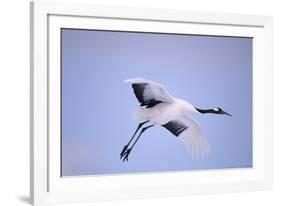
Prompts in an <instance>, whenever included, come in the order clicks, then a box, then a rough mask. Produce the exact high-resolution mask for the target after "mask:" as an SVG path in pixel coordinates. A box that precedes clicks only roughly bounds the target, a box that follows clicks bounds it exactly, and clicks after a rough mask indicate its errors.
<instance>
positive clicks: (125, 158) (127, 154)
mask: <svg viewBox="0 0 281 206" xmlns="http://www.w3.org/2000/svg"><path fill="white" fill-rule="evenodd" d="M131 150H132V149H127V150H126V151H125V153H124V155H123V156H124V158H123V162H124V161H125V160H126V161H128V158H129V154H130V152H131Z"/></svg>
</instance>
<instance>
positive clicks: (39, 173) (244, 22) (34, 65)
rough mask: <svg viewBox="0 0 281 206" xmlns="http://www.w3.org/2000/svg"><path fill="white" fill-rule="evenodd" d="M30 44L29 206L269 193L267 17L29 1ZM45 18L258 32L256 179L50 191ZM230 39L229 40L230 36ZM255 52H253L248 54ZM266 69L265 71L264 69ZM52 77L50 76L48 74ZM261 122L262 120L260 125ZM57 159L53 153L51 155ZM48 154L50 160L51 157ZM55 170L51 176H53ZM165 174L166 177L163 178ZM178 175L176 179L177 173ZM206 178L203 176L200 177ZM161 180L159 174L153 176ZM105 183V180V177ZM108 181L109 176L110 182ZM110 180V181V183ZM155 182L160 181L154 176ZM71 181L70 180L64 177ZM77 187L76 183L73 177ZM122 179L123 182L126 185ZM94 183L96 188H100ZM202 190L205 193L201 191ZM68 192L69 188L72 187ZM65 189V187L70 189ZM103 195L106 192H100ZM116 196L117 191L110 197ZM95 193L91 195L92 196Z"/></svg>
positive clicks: (269, 43) (269, 35) (269, 29)
mask: <svg viewBox="0 0 281 206" xmlns="http://www.w3.org/2000/svg"><path fill="white" fill-rule="evenodd" d="M30 12H31V15H30V17H31V18H30V20H31V35H30V39H31V45H30V48H31V49H30V51H31V55H30V64H31V82H30V89H31V104H30V109H31V110H30V111H31V114H30V119H31V128H30V133H31V141H30V146H31V151H30V153H31V155H30V160H31V164H30V165H31V167H30V177H31V178H30V179H31V180H30V190H31V191H30V194H31V201H32V203H33V204H34V205H38V204H46V203H69V202H83V201H84V202H85V201H100V200H117V199H134V198H147V197H164V196H179V195H187V194H207V193H216V192H239V191H253V190H265V189H271V188H272V181H273V180H272V178H273V177H272V176H273V175H272V161H273V157H272V148H273V142H272V141H273V128H272V125H273V109H272V105H273V96H272V93H273V86H272V79H273V74H272V72H273V71H272V70H273V66H272V23H273V22H272V17H269V16H256V15H241V14H226V13H210V12H191V11H184V10H165V9H151V8H129V7H108V6H101V5H92V4H85V3H84V4H83V3H58V2H56V3H54V2H48V1H35V2H32V3H31V9H30ZM50 16H69V17H72V18H81V17H94V18H100V19H112V20H138V21H154V22H166V23H171V24H173V23H175V24H176V23H192V24H198V25H199V24H200V25H205V24H206V25H220V26H229V25H230V26H239V27H241V26H242V27H259V28H261V29H262V30H263V35H264V38H263V45H264V51H263V54H264V55H263V56H262V58H263V62H264V63H263V66H262V67H261V68H262V71H263V74H264V76H263V78H264V87H263V88H261V89H262V90H263V91H264V97H265V98H264V100H263V102H262V103H261V104H259V105H260V106H259V108H260V109H261V110H262V113H263V117H264V123H265V124H264V125H263V130H264V133H263V134H264V135H265V134H266V138H263V140H264V142H263V144H264V157H263V160H264V164H263V167H264V168H263V174H262V175H261V177H260V178H259V179H254V180H248V181H246V180H242V181H239V182H238V181H236V182H235V181H234V182H233V183H223V184H222V183H219V182H217V183H216V182H213V183H202V182H198V183H196V184H193V185H192V187H190V185H187V184H182V185H175V184H170V185H169V186H167V185H166V186H162V187H161V189H160V188H159V187H154V186H153V185H149V183H147V185H146V187H145V188H142V187H138V186H137V185H131V187H130V188H129V190H125V189H123V188H120V187H122V186H120V185H114V186H113V187H112V188H110V187H107V186H108V185H107V186H105V187H104V188H103V190H98V189H99V188H98V187H97V188H96V189H91V190H89V191H88V192H87V193H85V192H84V191H83V190H82V189H80V190H75V191H74V190H61V191H56V190H52V189H51V188H50V182H52V181H53V180H52V175H50V174H51V173H57V172H59V173H60V171H57V170H58V168H55V167H52V166H51V167H50V164H51V163H50V161H49V156H48V155H50V152H51V151H53V150H52V142H50V134H52V133H51V132H50V125H52V122H50V117H49V114H50V113H49V109H50V108H49V107H50V105H52V99H51V100H50V93H49V90H50V88H51V89H52V88H53V89H54V88H56V86H55V85H54V84H52V81H49V80H50V79H49V78H50V73H49V68H50V62H49V60H50V59H49V58H50V56H49V51H50V48H49V47H50V45H49V39H50V36H49V32H48V31H49V29H50V22H49V17H50ZM234 36H235V35H234ZM254 51H255V50H254ZM265 65H266V66H265ZM51 75H52V74H51ZM265 120H266V121H265ZM56 154H57V153H56ZM56 154H51V155H53V156H54V155H56ZM54 170H56V171H54ZM167 175H169V174H167ZM178 175H181V174H178ZM203 175H205V176H206V175H207V174H203ZM158 176H161V175H158ZM109 178H111V177H109ZM112 178H113V177H112ZM112 178H111V179H112ZM122 178H123V180H125V181H131V179H132V176H131V177H130V176H129V175H122ZM160 178H161V177H160ZM69 179H72V178H69ZM76 179H78V181H80V182H81V184H82V185H83V180H82V178H80V179H79V178H76ZM126 179H127V180H126ZM102 181H103V180H102V179H101V178H100V179H98V180H97V181H96V183H97V184H98V182H100V184H101V183H102ZM203 185H204V187H205V186H206V189H204V190H203V189H202V188H201V187H202V186H203ZM72 186H73V187H74V186H75V184H73V185H72ZM70 189H71V188H70ZM105 191H106V192H105ZM116 191H119V192H116ZM93 194H97V195H93Z"/></svg>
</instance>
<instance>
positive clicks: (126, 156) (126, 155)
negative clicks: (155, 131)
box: [123, 125, 154, 162]
mask: <svg viewBox="0 0 281 206" xmlns="http://www.w3.org/2000/svg"><path fill="white" fill-rule="evenodd" d="M153 126H154V125H149V126H147V127H144V128H142V130H141V132H140V134H139V136H138V137H137V139H136V141H135V142H134V143H133V145H132V146H131V148H129V149H127V150H126V151H125V152H124V154H123V156H124V158H123V162H124V161H125V160H126V161H128V157H129V154H130V152H131V151H132V149H133V147H134V146H135V144H136V143H137V141H138V140H139V138H140V136H141V135H142V133H143V132H144V131H145V130H147V129H148V128H150V127H153Z"/></svg>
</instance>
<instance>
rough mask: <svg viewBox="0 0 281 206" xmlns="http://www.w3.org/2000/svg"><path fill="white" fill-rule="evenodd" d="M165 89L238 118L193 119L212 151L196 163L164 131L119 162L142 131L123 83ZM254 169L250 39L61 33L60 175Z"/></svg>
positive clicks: (158, 130) (147, 136) (148, 134)
mask: <svg viewBox="0 0 281 206" xmlns="http://www.w3.org/2000/svg"><path fill="white" fill-rule="evenodd" d="M134 77H143V78H146V79H150V80H152V81H155V82H159V83H161V84H163V85H165V87H166V89H167V90H168V91H169V92H170V93H171V94H172V95H173V96H175V97H178V98H182V99H185V100H186V101H188V102H190V103H191V104H193V105H194V106H196V107H199V108H213V107H221V108H223V109H224V110H225V111H227V112H228V113H231V114H232V115H233V116H232V117H228V116H225V115H212V114H205V115H203V114H201V115H197V114H196V115H193V117H194V118H195V119H196V120H197V121H198V122H199V124H200V126H201V128H202V130H203V131H204V134H205V136H206V137H207V139H208V142H209V144H210V146H211V153H210V156H209V157H208V158H206V159H202V160H196V159H192V158H191V156H190V154H189V153H187V151H186V149H185V147H184V145H183V144H182V143H181V142H180V141H179V140H178V139H177V138H176V137H175V136H173V135H172V134H171V133H170V132H169V131H167V130H166V129H165V128H161V127H154V128H151V129H149V130H147V132H145V133H144V134H143V135H142V137H141V139H140V140H139V141H138V143H137V144H136V146H135V148H134V150H133V151H132V153H131V154H130V156H129V161H128V162H122V161H121V160H120V159H119V154H120V151H121V150H122V148H123V146H124V145H125V144H126V143H127V142H128V140H129V139H130V137H131V136H132V134H133V132H134V130H135V129H136V127H137V125H138V123H137V122H136V121H135V120H134V118H133V113H134V111H135V110H136V109H137V107H138V102H137V99H136V98H135V96H134V94H133V90H132V88H131V87H130V85H128V84H124V83H123V81H124V80H125V79H129V78H134ZM251 166H252V39H251V38H237V37H219V36H198V35H171V34H170V35H168V34H151V33H133V32H109V31H89V30H74V29H64V30H62V175H63V176H74V175H100V174H119V173H135V172H161V171H182V170H198V169H223V168H241V167H251Z"/></svg>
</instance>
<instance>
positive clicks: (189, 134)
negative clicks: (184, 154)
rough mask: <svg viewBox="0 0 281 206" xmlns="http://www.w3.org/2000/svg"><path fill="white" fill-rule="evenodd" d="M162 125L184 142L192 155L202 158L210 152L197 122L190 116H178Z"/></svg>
mask: <svg viewBox="0 0 281 206" xmlns="http://www.w3.org/2000/svg"><path fill="white" fill-rule="evenodd" d="M162 126H163V127H165V128H166V129H167V130H169V131H170V132H171V133H172V134H174V135H175V136H177V137H178V138H179V139H180V140H181V141H182V142H183V143H184V145H185V147H186V148H187V150H188V152H190V153H191V155H192V157H195V158H203V157H206V156H208V154H209V153H210V147H209V144H208V141H207V139H206V138H205V137H204V135H203V133H202V131H201V129H200V127H199V125H198V123H197V122H196V121H195V120H193V119H192V118H191V117H189V116H180V117H178V118H177V119H175V120H172V121H169V122H168V123H166V124H164V125H162Z"/></svg>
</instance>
